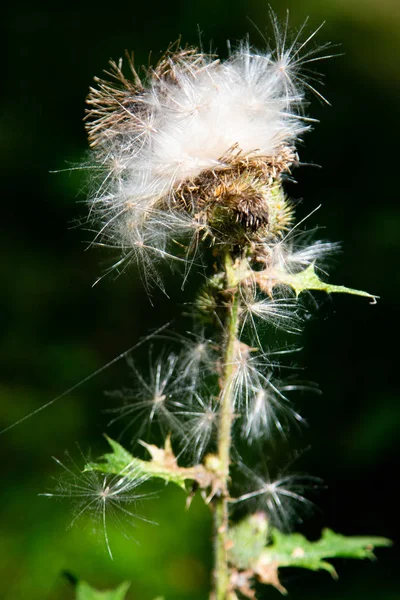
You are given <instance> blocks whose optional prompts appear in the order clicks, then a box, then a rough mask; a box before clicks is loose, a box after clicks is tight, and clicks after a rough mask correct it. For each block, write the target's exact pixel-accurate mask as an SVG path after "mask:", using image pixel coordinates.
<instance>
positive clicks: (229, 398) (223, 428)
mask: <svg viewBox="0 0 400 600" xmlns="http://www.w3.org/2000/svg"><path fill="white" fill-rule="evenodd" d="M225 275H226V277H225V283H226V288H225V289H226V291H227V292H228V293H229V294H230V300H229V303H228V305H227V316H226V340H225V355H224V363H223V364H224V372H223V377H222V381H221V393H220V402H221V408H220V420H219V430H218V458H219V468H220V476H221V495H220V497H219V498H217V499H216V502H215V515H214V540H215V542H214V544H215V545H214V550H215V568H214V593H213V596H212V597H213V599H215V600H228V597H229V596H228V594H229V569H228V556H227V542H228V500H229V491H228V483H229V465H230V451H231V429H232V423H233V419H234V389H233V376H234V373H235V369H236V365H235V360H236V357H237V344H238V338H237V334H238V324H239V295H238V292H237V289H236V287H237V284H236V276H235V271H234V266H233V262H232V258H231V256H230V255H229V254H228V253H227V254H226V255H225Z"/></svg>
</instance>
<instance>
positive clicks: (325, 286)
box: [277, 263, 377, 303]
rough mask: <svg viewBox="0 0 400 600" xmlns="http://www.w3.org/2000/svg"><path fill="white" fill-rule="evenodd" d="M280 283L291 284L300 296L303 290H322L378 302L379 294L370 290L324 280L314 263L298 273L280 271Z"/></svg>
mask: <svg viewBox="0 0 400 600" xmlns="http://www.w3.org/2000/svg"><path fill="white" fill-rule="evenodd" d="M277 281H278V283H283V284H285V285H288V286H290V287H291V288H292V289H293V290H294V292H295V293H296V296H299V295H300V294H301V292H304V291H306V290H320V291H322V292H326V293H328V294H333V293H335V294H337V293H339V294H353V295H355V296H365V297H366V298H370V299H371V300H373V301H374V303H375V302H376V298H377V296H373V295H372V294H369V293H368V292H363V291H361V290H354V289H352V288H348V287H345V286H344V285H332V284H330V283H327V282H325V281H322V280H321V279H320V278H319V277H318V275H317V273H316V272H315V265H314V263H312V264H311V265H309V266H308V267H307V268H306V269H304V270H303V271H300V272H299V273H296V274H294V275H293V274H291V273H286V272H284V273H281V272H280V273H279V277H278V278H277Z"/></svg>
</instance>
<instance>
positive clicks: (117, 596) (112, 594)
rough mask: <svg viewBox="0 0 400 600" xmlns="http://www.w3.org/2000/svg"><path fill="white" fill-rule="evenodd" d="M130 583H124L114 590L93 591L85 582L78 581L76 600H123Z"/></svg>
mask: <svg viewBox="0 0 400 600" xmlns="http://www.w3.org/2000/svg"><path fill="white" fill-rule="evenodd" d="M130 585H131V584H130V583H129V582H127V581H125V582H124V583H121V585H119V586H118V587H117V589H115V590H103V591H99V590H95V589H94V588H92V587H91V586H90V585H89V584H88V583H86V581H79V582H78V584H77V586H76V600H125V596H126V593H127V591H128V589H129V587H130Z"/></svg>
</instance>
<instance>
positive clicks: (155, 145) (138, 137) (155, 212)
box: [87, 15, 323, 261]
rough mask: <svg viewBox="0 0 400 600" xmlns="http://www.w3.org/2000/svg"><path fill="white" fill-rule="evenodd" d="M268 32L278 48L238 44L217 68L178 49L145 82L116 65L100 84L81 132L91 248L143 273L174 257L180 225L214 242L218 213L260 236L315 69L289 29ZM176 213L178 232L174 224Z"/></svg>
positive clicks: (213, 61)
mask: <svg viewBox="0 0 400 600" xmlns="http://www.w3.org/2000/svg"><path fill="white" fill-rule="evenodd" d="M272 20H273V26H274V32H275V38H276V45H275V47H274V48H271V49H268V50H267V51H266V52H264V53H258V52H256V51H255V50H253V48H252V47H251V46H250V44H249V43H248V42H247V41H245V42H242V43H241V44H239V46H238V48H237V49H236V50H235V51H233V52H231V54H230V56H229V58H228V59H227V60H226V61H224V62H222V61H220V60H219V59H218V58H217V57H216V56H214V55H209V54H205V53H203V52H199V51H198V50H196V49H194V48H185V49H181V48H179V47H178V46H175V47H172V48H171V49H170V50H169V51H168V52H167V53H166V55H165V56H164V57H163V58H162V59H161V61H160V62H159V64H158V65H157V66H156V67H155V68H153V69H149V70H148V71H147V73H146V78H145V80H144V81H141V79H140V78H139V76H138V74H137V72H136V71H135V69H134V67H133V61H132V59H130V62H129V64H130V67H131V70H132V73H131V76H130V77H129V78H128V77H126V76H125V75H124V74H123V72H122V61H120V62H119V63H118V64H116V63H111V73H109V75H110V76H111V82H110V81H104V80H100V79H97V80H96V82H97V87H96V88H92V89H91V91H90V94H89V97H88V106H89V108H88V111H87V112H88V115H87V129H88V133H89V141H90V144H91V147H92V149H93V154H92V155H93V159H94V163H95V165H94V166H95V170H94V172H95V174H96V181H95V183H94V184H93V188H94V192H93V196H92V198H91V200H90V206H91V214H92V216H93V217H94V218H95V219H96V220H99V221H100V223H101V226H100V231H99V234H98V237H97V240H99V241H100V242H101V243H103V244H106V245H109V246H111V247H117V248H120V249H122V252H123V254H124V256H125V257H126V258H133V259H137V260H139V261H142V260H143V259H142V257H144V256H145V257H146V258H144V261H147V260H150V261H151V260H152V259H153V258H154V259H157V258H159V257H172V256H171V254H170V252H169V251H168V249H167V246H168V241H169V240H171V239H173V235H174V231H175V226H176V225H178V229H179V228H180V227H181V226H182V225H184V226H183V228H181V230H183V229H185V234H187V235H188V237H189V239H192V240H193V239H196V240H199V239H201V238H204V237H208V238H215V236H216V235H217V236H218V232H219V230H220V229H221V227H220V225H221V223H220V221H219V220H218V219H220V217H221V215H218V216H217V217H216V215H215V210H214V209H215V204H218V202H220V203H221V204H222V205H223V206H224V208H228V209H229V210H230V211H231V213H232V214H233V215H234V217H235V218H236V221H240V222H241V223H242V224H243V223H244V224H245V227H247V229H249V230H251V231H252V230H254V229H257V228H259V227H260V226H261V225H262V226H265V225H266V224H267V222H268V218H269V215H268V213H269V211H268V202H269V200H270V196H271V190H273V189H274V186H275V189H276V184H277V182H278V183H279V180H280V175H281V173H284V172H286V171H288V170H289V169H290V166H291V165H292V164H293V163H295V162H296V161H297V155H296V152H295V150H294V146H295V144H296V142H297V140H298V139H299V137H300V136H301V135H302V133H304V132H305V131H306V130H307V129H308V128H309V122H308V120H307V119H305V118H304V117H303V114H304V95H305V91H306V90H307V88H311V89H314V88H312V86H311V85H310V84H309V83H308V82H307V78H306V77H304V76H303V75H302V67H303V66H304V65H305V64H307V63H310V62H313V61H314V60H317V58H318V57H316V56H315V51H314V50H311V51H304V48H305V45H306V43H307V41H308V40H306V42H305V43H301V42H300V41H299V40H298V35H297V36H296V37H295V38H294V39H293V40H292V41H291V42H289V41H288V39H287V38H288V36H287V33H288V31H287V29H288V28H287V23H286V25H285V27H284V28H283V29H280V28H279V26H278V23H277V21H276V19H275V17H274V16H273V15H272ZM312 37H313V34H312V35H311V36H310V38H309V39H311V38H312ZM321 58H323V57H321ZM112 80H113V81H112ZM247 167H248V169H247ZM246 169H247V170H246ZM213 178H214V185H213V184H212V180H213ZM218 178H219V179H218ZM216 179H218V182H217V183H215V181H216ZM235 182H237V183H235ZM274 202H275V203H276V199H275V200H274ZM210 204H211V205H212V209H211V208H210ZM253 208H254V214H253ZM160 211H161V212H162V213H163V217H160ZM182 211H183V212H185V211H186V217H187V218H186V222H185V224H183V222H182V221H181V223H180V224H177V223H175V224H172V221H171V214H172V213H175V214H176V213H179V212H180V213H182ZM285 211H286V209H284V211H283V213H285ZM228 212H229V211H228ZM172 220H173V218H172ZM190 220H191V221H192V224H191V225H190V224H189V223H188V222H187V221H190ZM216 220H217V224H216V222H215V221H216ZM233 220H234V219H233ZM289 220H290V219H289ZM210 223H211V227H210ZM286 226H287V223H286V222H285V223H283V224H282V227H283V229H284V228H285V227H286ZM210 229H211V230H213V231H210ZM222 229H223V228H222ZM224 235H225V238H226V231H224ZM245 237H246V236H245ZM246 239H248V238H247V237H246ZM225 241H226V239H225ZM189 248H193V243H190V242H189Z"/></svg>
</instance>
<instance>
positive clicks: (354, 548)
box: [229, 512, 392, 594]
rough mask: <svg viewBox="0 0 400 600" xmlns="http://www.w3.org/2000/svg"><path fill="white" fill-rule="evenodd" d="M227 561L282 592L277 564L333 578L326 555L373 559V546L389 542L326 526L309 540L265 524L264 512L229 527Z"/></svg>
mask: <svg viewBox="0 0 400 600" xmlns="http://www.w3.org/2000/svg"><path fill="white" fill-rule="evenodd" d="M229 537H230V540H231V548H230V551H229V560H230V562H231V565H232V566H233V567H234V568H235V569H238V570H239V571H246V577H247V578H248V577H249V574H250V573H251V577H254V578H255V579H257V580H259V581H260V582H261V583H266V584H271V585H273V586H274V587H276V588H277V589H278V590H279V591H280V592H282V593H283V594H286V593H287V592H286V590H285V588H284V587H283V586H282V585H281V583H280V581H279V578H278V569H279V568H281V567H300V568H303V569H309V570H311V571H320V570H324V571H328V572H329V573H330V574H331V575H332V576H333V577H335V578H336V577H337V573H336V570H335V568H334V566H333V565H332V564H331V563H329V562H327V560H326V559H327V558H369V559H373V558H374V554H373V550H374V548H379V547H388V546H390V545H391V544H392V542H391V541H390V540H388V539H387V538H384V537H372V536H365V537H364V536H344V535H340V534H338V533H335V532H334V531H332V530H330V529H324V530H323V531H322V535H321V538H320V539H319V540H317V541H315V542H310V541H309V540H307V539H306V538H305V537H304V536H303V535H301V534H299V533H291V534H284V533H282V532H280V531H279V530H277V529H275V528H272V527H270V526H269V524H268V521H267V518H266V516H265V514H264V513H261V512H259V513H255V514H253V515H250V516H249V517H246V518H245V519H244V520H243V521H241V522H240V523H238V524H237V525H235V526H234V527H232V528H231V530H230V533H229Z"/></svg>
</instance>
